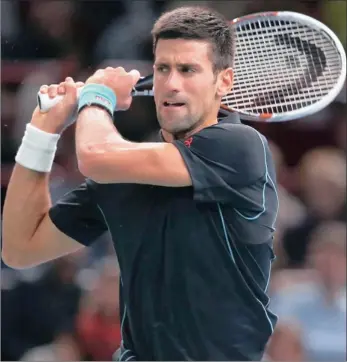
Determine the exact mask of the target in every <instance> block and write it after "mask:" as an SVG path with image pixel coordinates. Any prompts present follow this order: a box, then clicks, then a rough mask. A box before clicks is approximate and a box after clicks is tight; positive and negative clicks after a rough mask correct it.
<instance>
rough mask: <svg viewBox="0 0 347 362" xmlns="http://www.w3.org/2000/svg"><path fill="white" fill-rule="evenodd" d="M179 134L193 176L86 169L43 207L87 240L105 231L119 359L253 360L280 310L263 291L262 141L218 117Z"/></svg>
mask: <svg viewBox="0 0 347 362" xmlns="http://www.w3.org/2000/svg"><path fill="white" fill-rule="evenodd" d="M174 144H175V146H176V147H177V149H178V150H179V152H180V153H181V155H182V157H183V159H184V161H185V163H186V165H187V167H188V170H189V173H190V175H191V178H192V182H193V186H191V187H184V188H174V187H159V186H152V185H140V184H97V183H95V182H93V181H91V180H86V182H85V183H84V184H83V185H81V186H80V187H79V188H78V189H77V190H74V191H72V192H70V193H69V194H67V195H66V196H65V197H64V198H63V199H62V200H60V201H59V202H58V203H57V204H56V205H54V206H53V207H52V209H51V210H50V217H51V219H52V221H53V222H54V224H55V225H56V226H57V227H58V228H59V229H60V230H61V231H62V232H64V233H65V234H67V235H68V236H70V237H72V238H73V239H75V240H77V241H78V242H80V243H82V244H84V245H90V244H91V243H92V242H93V241H94V240H95V239H96V238H97V237H99V236H100V235H101V234H103V233H104V232H106V231H110V233H111V235H112V239H113V242H114V245H115V249H116V252H117V256H118V259H119V265H120V271H121V303H122V308H121V318H122V337H123V357H122V359H123V360H126V359H127V360H129V359H137V360H147V361H148V360H162V361H163V360H176V361H179V360H205V361H206V360H229V361H230V360H238V361H240V360H260V359H261V358H262V355H263V352H264V349H265V345H266V343H267V341H268V339H269V337H270V336H271V334H272V332H273V328H274V326H275V324H276V320H277V317H276V316H275V315H274V314H273V313H271V311H269V309H268V305H269V298H268V296H267V294H266V290H267V287H268V284H269V278H270V269H271V263H272V260H273V258H274V254H273V250H272V240H273V235H274V224H275V220H276V215H277V210H278V199H277V193H276V186H275V185H276V179H275V171H274V165H273V161H272V157H271V154H270V151H269V147H268V144H267V141H266V139H265V138H264V137H263V136H262V135H261V134H260V133H258V132H257V131H256V130H254V129H253V128H251V127H249V126H246V125H242V124H237V123H236V124H235V123H229V122H227V121H225V122H220V123H218V124H217V125H213V126H210V127H207V128H205V129H203V130H201V131H199V132H198V133H196V134H194V135H193V136H192V137H190V138H188V139H187V140H177V141H174Z"/></svg>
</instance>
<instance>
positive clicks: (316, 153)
mask: <svg viewBox="0 0 347 362" xmlns="http://www.w3.org/2000/svg"><path fill="white" fill-rule="evenodd" d="M297 175H298V185H299V190H298V192H299V194H300V197H301V198H302V200H303V202H304V204H305V205H306V207H307V217H306V218H305V220H304V221H303V222H302V223H301V224H300V225H298V226H296V227H294V228H292V229H290V230H289V231H288V232H287V233H286V234H285V236H284V240H283V243H284V244H283V245H284V248H285V250H286V253H287V256H288V261H289V266H290V267H297V266H299V267H300V266H301V265H302V264H303V263H304V261H305V256H306V249H307V245H308V238H307V236H308V235H309V233H310V232H311V230H312V229H313V228H314V227H315V226H317V224H318V223H319V222H321V221H324V220H331V219H332V220H334V219H336V220H341V219H342V220H344V219H345V210H346V158H345V157H344V155H343V154H342V153H341V152H339V151H338V150H337V149H335V148H316V149H313V150H312V151H309V152H307V153H306V154H305V155H304V156H303V157H302V159H301V161H300V164H299V166H298V173H297Z"/></svg>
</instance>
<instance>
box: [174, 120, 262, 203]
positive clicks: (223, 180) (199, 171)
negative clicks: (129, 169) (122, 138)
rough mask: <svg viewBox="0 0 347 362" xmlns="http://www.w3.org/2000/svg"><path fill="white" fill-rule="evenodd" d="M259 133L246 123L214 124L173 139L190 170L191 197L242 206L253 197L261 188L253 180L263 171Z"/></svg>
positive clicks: (260, 175)
mask: <svg viewBox="0 0 347 362" xmlns="http://www.w3.org/2000/svg"><path fill="white" fill-rule="evenodd" d="M262 137H263V136H261V135H260V134H259V133H258V132H257V131H256V130H255V129H253V128H251V127H249V126H246V125H242V124H217V125H214V126H211V127H207V128H204V129H203V130H201V131H200V132H198V133H196V134H194V135H193V136H192V137H190V138H188V139H186V140H178V141H175V142H174V144H175V145H176V147H177V148H178V150H179V151H180V153H181V156H182V157H183V159H184V161H185V163H186V166H187V168H188V171H189V173H190V176H191V179H192V184H193V188H194V198H195V200H197V201H202V202H209V201H210V202H211V201H214V202H225V203H227V202H233V203H234V205H235V207H237V206H238V204H239V206H241V205H242V207H244V206H245V204H247V202H248V201H250V200H255V199H257V198H258V196H259V195H256V194H258V193H259V190H260V189H261V188H259V189H258V188H257V187H254V184H255V183H256V182H257V181H261V180H262V179H264V178H265V174H266V172H267V165H266V153H267V151H266V145H265V139H263V138H262ZM262 183H263V184H264V182H262Z"/></svg>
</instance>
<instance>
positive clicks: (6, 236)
mask: <svg viewBox="0 0 347 362" xmlns="http://www.w3.org/2000/svg"><path fill="white" fill-rule="evenodd" d="M48 182H49V174H45V173H39V172H35V171H31V170H28V169H26V168H24V167H22V166H20V165H16V166H15V168H14V171H13V174H12V176H11V179H10V183H9V185H8V189H7V194H6V200H5V204H4V212H3V246H2V258H3V260H4V262H5V263H6V264H7V265H9V266H11V267H13V268H26V267H31V266H33V265H37V264H40V263H44V262H46V261H49V260H52V259H55V258H58V257H60V256H62V255H65V254H68V253H71V252H74V251H76V250H78V249H80V248H81V247H83V246H82V245H81V244H80V243H78V242H76V241H74V240H73V239H71V238H69V237H68V236H66V235H65V234H63V233H62V232H60V231H59V230H58V229H57V228H56V227H55V225H54V224H53V223H52V221H51V220H50V217H49V215H48V211H49V209H50V207H51V197H50V194H49V188H48Z"/></svg>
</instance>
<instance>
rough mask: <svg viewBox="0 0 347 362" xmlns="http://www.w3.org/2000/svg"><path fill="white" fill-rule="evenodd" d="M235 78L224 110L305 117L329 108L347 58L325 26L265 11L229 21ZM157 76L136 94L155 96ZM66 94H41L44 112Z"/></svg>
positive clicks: (254, 117)
mask: <svg viewBox="0 0 347 362" xmlns="http://www.w3.org/2000/svg"><path fill="white" fill-rule="evenodd" d="M231 26H232V27H233V28H234V30H235V37H236V39H235V40H236V48H235V64H234V72H235V79H234V85H233V88H232V90H231V92H230V93H229V94H228V95H226V96H225V97H224V98H223V99H222V104H221V109H224V110H227V111H232V112H238V113H239V115H240V118H241V119H243V120H249V121H267V122H280V121H289V120H294V119H297V118H302V117H305V116H308V115H310V114H313V113H316V112H318V111H320V110H321V109H323V108H324V107H326V106H328V105H329V104H330V103H331V102H332V101H333V100H334V99H335V98H336V96H337V95H338V94H339V92H340V91H341V89H342V87H343V85H344V83H345V80H346V54H345V51H344V48H343V46H342V44H341V42H340V41H339V39H338V38H337V36H336V35H335V34H334V33H333V32H332V31H331V30H330V29H329V28H328V27H327V26H326V25H324V24H322V23H321V22H319V21H317V20H315V19H313V18H311V17H309V16H306V15H303V14H299V13H294V12H287V11H279V12H263V13H256V14H251V15H247V16H243V17H240V18H237V19H234V20H233V21H231ZM152 87H153V76H152V75H150V76H147V77H144V78H141V79H140V80H139V82H138V83H137V84H136V87H135V88H134V90H133V92H132V95H133V96H153V92H152ZM61 98H62V96H57V97H55V98H53V99H50V98H49V97H48V95H46V94H44V95H43V94H40V93H39V94H38V104H39V107H40V109H41V110H42V111H48V110H49V109H50V108H51V107H52V106H54V105H55V104H57V103H58V102H59V101H60V100H61Z"/></svg>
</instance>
